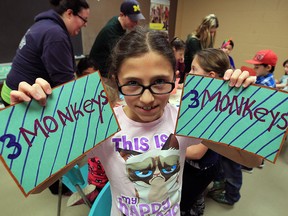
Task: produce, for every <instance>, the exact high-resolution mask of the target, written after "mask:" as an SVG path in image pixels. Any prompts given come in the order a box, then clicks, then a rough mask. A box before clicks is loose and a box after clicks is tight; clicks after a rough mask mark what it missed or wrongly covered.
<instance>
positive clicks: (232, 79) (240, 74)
mask: <svg viewBox="0 0 288 216" xmlns="http://www.w3.org/2000/svg"><path fill="white" fill-rule="evenodd" d="M223 79H224V80H229V86H231V87H234V86H235V87H240V86H241V85H242V86H243V87H244V88H246V87H247V86H249V85H251V84H253V83H255V82H256V76H250V75H249V72H248V71H241V70H239V69H236V70H234V71H233V70H232V69H228V70H227V71H226V72H225V74H224V77H223Z"/></svg>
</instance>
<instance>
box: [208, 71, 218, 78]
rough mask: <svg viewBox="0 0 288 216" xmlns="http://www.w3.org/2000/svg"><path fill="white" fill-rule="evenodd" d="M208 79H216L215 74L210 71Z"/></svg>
mask: <svg viewBox="0 0 288 216" xmlns="http://www.w3.org/2000/svg"><path fill="white" fill-rule="evenodd" d="M209 77H211V78H216V77H217V73H215V72H214V71H210V72H209Z"/></svg>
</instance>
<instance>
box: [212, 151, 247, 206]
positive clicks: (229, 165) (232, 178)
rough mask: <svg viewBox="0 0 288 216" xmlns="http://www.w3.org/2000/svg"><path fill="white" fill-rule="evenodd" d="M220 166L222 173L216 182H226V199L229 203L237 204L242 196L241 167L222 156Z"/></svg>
mask: <svg viewBox="0 0 288 216" xmlns="http://www.w3.org/2000/svg"><path fill="white" fill-rule="evenodd" d="M220 164H221V167H222V171H221V172H220V173H219V175H218V176H217V178H216V179H215V180H216V181H220V180H222V181H223V180H224V182H225V197H226V199H227V200H228V201H230V202H232V203H235V202H237V201H238V200H239V199H240V197H241V195H240V189H241V186H242V171H241V165H240V164H238V163H236V162H234V161H232V160H230V159H228V158H226V157H223V156H221V158H220Z"/></svg>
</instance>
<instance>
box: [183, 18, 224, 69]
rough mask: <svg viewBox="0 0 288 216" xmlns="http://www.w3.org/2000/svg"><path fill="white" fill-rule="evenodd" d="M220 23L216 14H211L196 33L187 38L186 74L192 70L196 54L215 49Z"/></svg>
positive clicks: (204, 19)
mask: <svg viewBox="0 0 288 216" xmlns="http://www.w3.org/2000/svg"><path fill="white" fill-rule="evenodd" d="M218 27H219V21H218V18H217V17H216V15H215V14H209V15H207V16H206V17H204V18H203V20H202V22H201V24H200V25H199V26H198V27H197V29H196V31H195V32H193V33H192V34H189V35H188V36H187V40H186V50H185V73H189V72H190V70H191V63H192V60H193V57H194V55H195V53H196V52H197V51H199V50H202V49H205V48H212V47H214V43H215V38H216V30H217V28H218Z"/></svg>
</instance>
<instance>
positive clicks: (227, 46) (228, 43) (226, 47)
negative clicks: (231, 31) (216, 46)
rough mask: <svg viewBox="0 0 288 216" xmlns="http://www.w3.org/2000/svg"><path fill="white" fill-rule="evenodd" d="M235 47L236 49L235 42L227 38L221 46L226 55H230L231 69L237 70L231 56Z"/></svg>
mask: <svg viewBox="0 0 288 216" xmlns="http://www.w3.org/2000/svg"><path fill="white" fill-rule="evenodd" d="M233 49H234V42H233V41H232V40H231V39H226V40H224V41H223V43H222V46H221V50H223V51H224V52H225V53H226V55H227V56H228V58H229V61H230V67H231V69H233V70H235V69H236V67H235V63H234V60H233V58H232V57H231V56H230V53H231V52H232V50H233Z"/></svg>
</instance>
